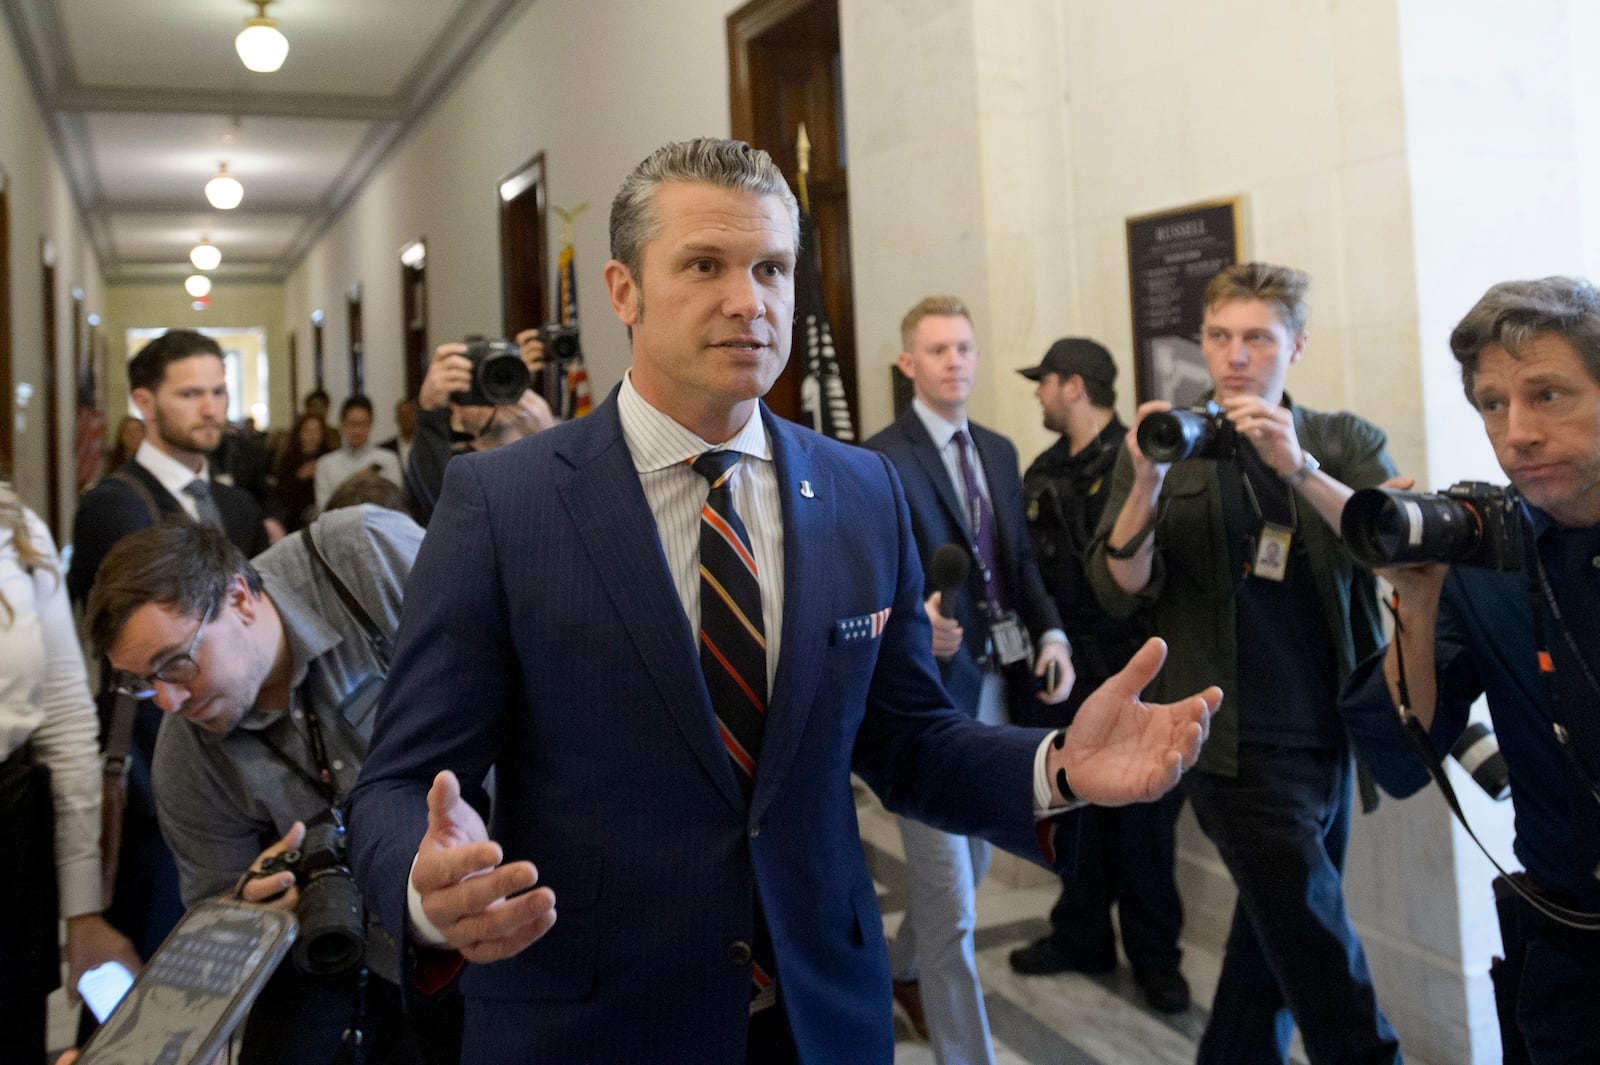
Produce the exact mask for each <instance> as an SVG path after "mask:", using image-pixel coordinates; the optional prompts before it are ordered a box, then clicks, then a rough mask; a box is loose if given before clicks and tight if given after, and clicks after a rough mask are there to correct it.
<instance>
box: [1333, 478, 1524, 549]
mask: <svg viewBox="0 0 1600 1065" xmlns="http://www.w3.org/2000/svg"><path fill="white" fill-rule="evenodd" d="M1339 530H1340V533H1341V535H1343V537H1344V542H1345V543H1346V544H1347V545H1348V546H1349V548H1350V553H1351V554H1352V555H1354V556H1355V557H1356V559H1357V560H1358V561H1359V562H1361V564H1362V565H1365V566H1392V565H1397V564H1398V565H1404V564H1407V563H1418V562H1459V563H1461V564H1462V565H1466V566H1480V567H1482V568H1484V569H1496V570H1519V569H1521V568H1522V561H1523V552H1522V535H1521V533H1522V515H1521V510H1520V508H1519V507H1518V505H1517V497H1516V496H1515V495H1513V494H1512V493H1510V492H1509V491H1507V490H1506V489H1505V488H1502V487H1501V486H1500V485H1495V484H1486V483H1484V482H1483V481H1457V482H1456V483H1455V484H1453V485H1451V486H1450V487H1449V488H1446V489H1445V490H1444V491H1443V492H1440V493H1438V494H1436V495H1417V494H1414V493H1411V492H1399V491H1396V490H1394V489H1392V488H1363V489H1361V490H1360V491H1359V492H1356V493H1355V494H1354V495H1352V496H1351V497H1350V499H1349V501H1348V502H1347V503H1345V505H1344V514H1343V516H1342V517H1341V518H1340V520H1339Z"/></svg>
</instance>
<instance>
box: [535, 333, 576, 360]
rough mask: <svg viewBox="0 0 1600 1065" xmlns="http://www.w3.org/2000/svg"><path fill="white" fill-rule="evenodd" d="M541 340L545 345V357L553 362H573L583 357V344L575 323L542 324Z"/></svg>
mask: <svg viewBox="0 0 1600 1065" xmlns="http://www.w3.org/2000/svg"><path fill="white" fill-rule="evenodd" d="M539 342H540V343H541V344H543V345H544V357H545V358H546V359H547V360H549V361H551V362H571V361H572V360H573V359H581V358H582V357H583V345H582V344H580V343H579V342H578V327H577V326H575V325H541V326H540V327H539Z"/></svg>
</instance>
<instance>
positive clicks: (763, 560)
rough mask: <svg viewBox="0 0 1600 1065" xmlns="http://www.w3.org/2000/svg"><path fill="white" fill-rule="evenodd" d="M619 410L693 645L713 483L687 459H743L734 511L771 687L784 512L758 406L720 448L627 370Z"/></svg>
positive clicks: (779, 627)
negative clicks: (757, 600)
mask: <svg viewBox="0 0 1600 1065" xmlns="http://www.w3.org/2000/svg"><path fill="white" fill-rule="evenodd" d="M617 414H618V416H619V417H620V418H621V420H622V439H623V440H624V441H625V442H626V443H627V445H628V452H629V453H630V454H631V455H632V456H633V468H634V469H635V470H636V471H638V474H639V483H640V484H641V485H642V486H643V487H644V498H645V501H646V502H648V503H649V504H650V513H651V514H652V515H653V516H654V517H655V521H656V535H657V536H659V537H660V539H661V550H662V551H663V552H664V553H665V554H666V556H667V568H668V569H669V570H670V571H671V572H672V583H673V585H674V586H675V587H676V588H677V589H678V598H679V600H681V601H682V603H683V613H684V616H685V617H686V618H687V619H688V623H689V634H690V638H691V639H693V640H694V642H695V645H696V646H699V640H700V509H701V508H702V507H703V506H704V505H705V501H706V497H707V496H709V495H710V494H711V485H710V484H709V483H708V482H707V481H706V479H705V478H704V477H702V476H700V475H699V474H698V473H696V472H694V469H693V468H692V467H691V466H690V465H689V464H690V463H691V462H693V461H694V460H695V459H696V458H698V457H699V456H700V455H701V454H703V453H704V452H707V451H719V450H729V451H738V452H740V453H741V454H742V455H743V456H744V457H743V458H742V459H740V460H739V464H738V465H737V466H735V467H734V471H733V485H732V488H733V508H734V510H736V511H738V513H739V520H740V521H742V522H744V527H745V531H746V532H747V533H749V535H750V551H751V554H753V555H755V559H756V579H757V581H758V582H759V583H760V585H761V625H762V631H763V633H764V634H765V636H766V641H767V691H769V692H770V691H772V680H773V676H774V674H775V673H776V672H777V669H778V650H779V648H781V647H782V646H783V513H782V509H781V507H780V504H779V502H778V471H777V467H776V466H775V465H774V463H773V461H772V441H771V440H769V439H768V438H767V427H766V426H765V425H763V424H762V422H761V414H760V409H759V406H758V407H757V408H756V412H755V413H753V414H751V415H750V420H749V421H748V422H746V423H745V425H744V428H743V429H740V430H739V432H738V433H737V434H735V435H734V437H733V439H731V440H729V441H728V442H727V443H726V444H722V445H714V444H708V443H706V442H705V441H704V440H702V439H700V437H699V436H697V435H696V434H694V433H692V432H690V431H689V430H688V429H685V428H684V427H683V426H682V425H679V424H678V423H677V422H675V421H673V420H672V418H671V417H669V416H668V415H666V414H663V413H662V412H661V411H659V410H657V409H656V408H654V407H652V406H651V405H650V404H649V403H648V402H646V401H645V398H644V397H643V396H641V395H640V394H639V391H638V389H636V388H634V387H633V377H632V374H631V372H630V373H629V374H628V375H626V376H624V377H623V379H622V389H621V391H620V392H619V393H618V395H617Z"/></svg>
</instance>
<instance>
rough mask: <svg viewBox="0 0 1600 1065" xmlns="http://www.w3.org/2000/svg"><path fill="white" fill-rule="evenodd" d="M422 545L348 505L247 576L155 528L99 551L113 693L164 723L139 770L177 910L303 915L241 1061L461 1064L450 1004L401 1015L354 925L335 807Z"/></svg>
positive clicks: (177, 534)
mask: <svg viewBox="0 0 1600 1065" xmlns="http://www.w3.org/2000/svg"><path fill="white" fill-rule="evenodd" d="M421 541H422V530H421V529H420V528H419V527H418V526H417V524H416V523H415V522H413V521H412V520H411V519H410V518H409V517H407V516H406V515H404V514H401V513H398V512H395V511H391V510H385V509H382V508H379V507H372V506H359V507H351V508H347V509H341V510H336V511H333V512H331V513H329V514H326V515H324V516H322V517H321V518H319V519H318V520H317V521H316V522H314V523H313V524H312V525H311V526H310V527H309V528H307V529H305V530H302V531H301V532H300V533H298V534H296V535H294V536H291V537H288V538H287V539H285V540H283V541H281V542H279V543H278V544H276V545H274V546H273V547H272V548H270V549H269V550H267V551H265V552H263V553H262V554H260V555H258V556H257V557H256V559H255V560H254V562H250V561H247V560H246V559H245V557H244V555H243V553H241V552H240V551H239V550H238V549H237V548H236V547H234V546H233V545H232V544H231V543H229V542H228V540H227V539H226V537H224V536H222V535H221V534H220V533H218V532H216V531H214V530H212V529H209V528H207V527H205V526H201V525H197V524H195V523H193V522H183V523H179V522H167V523H164V524H162V525H159V526H157V527H155V528H153V529H149V530H146V531H144V532H141V533H137V534H135V535H133V536H130V537H127V538H126V539H124V540H122V541H121V542H120V543H118V544H117V545H116V546H115V547H114V548H112V549H111V551H110V552H109V553H108V554H107V555H106V557H105V560H104V562H103V563H102V564H101V566H100V571H99V575H98V578H97V580H96V583H95V585H94V588H93V590H92V591H91V592H90V595H89V603H88V612H87V621H88V625H89V631H90V634H91V636H92V638H93V640H94V642H95V644H96V646H97V647H98V648H100V649H101V650H102V651H103V652H104V654H105V655H106V657H107V659H108V660H109V661H110V664H111V665H112V667H113V668H114V669H115V671H116V672H115V674H114V680H113V683H114V684H115V685H116V687H117V689H118V690H119V691H121V692H123V693H125V694H130V695H134V696H138V697H141V698H150V699H153V700H154V701H155V703H156V705H157V706H159V707H160V708H161V709H162V710H163V711H164V712H165V716H164V719H163V721H162V723H161V731H160V735H159V737H158V739H157V742H156V750H155V761H154V766H153V774H152V775H153V777H154V780H155V799H156V808H157V813H158V816H159V819H160V824H161V831H162V834H163V835H164V836H165V837H166V839H167V841H168V843H169V845H170V846H171V847H172V850H173V853H174V855H175V856H176V858H177V862H178V869H179V874H180V878H181V889H182V895H183V901H184V904H185V905H188V906H192V905H194V904H195V903H196V902H197V901H199V900H201V899H203V898H206V897H208V896H212V895H217V894H221V893H231V894H234V895H236V896H237V897H239V898H243V899H246V900H249V901H253V902H270V903H272V904H274V905H277V906H282V907H286V908H293V909H294V910H295V912H296V914H297V916H298V918H299V921H300V935H299V939H298V940H297V943H296V950H295V956H294V959H293V963H292V964H285V965H283V966H282V967H281V968H280V969H279V970H278V972H277V974H276V975H274V977H273V978H272V981H271V982H270V983H269V985H268V987H267V989H266V991H265V992H264V993H263V995H262V996H261V998H260V999H259V1000H258V1001H257V1002H256V1004H255V1006H254V1008H253V1009H252V1011H251V1014H250V1019H249V1021H248V1023H247V1025H246V1027H245V1030H244V1042H243V1056H242V1059H241V1060H242V1061H243V1062H244V1063H245V1065H261V1063H271V1062H284V1063H291V1062H292V1063H295V1065H300V1063H321V1062H333V1061H347V1060H357V1059H356V1057H355V1055H356V1054H357V1053H360V1054H363V1055H364V1058H363V1059H361V1060H366V1061H370V1062H374V1063H381V1062H399V1061H405V1062H412V1061H416V1060H417V1059H418V1055H419V1053H420V1056H421V1058H422V1059H423V1060H426V1061H449V1060H455V1059H456V1057H457V1056H458V1052H459V1051H458V1048H459V1027H458V1025H459V1018H458V1017H456V1018H452V1017H450V1015H449V1010H450V1006H449V1004H448V1002H446V1003H442V1004H441V1005H440V1006H439V1008H438V1009H437V1010H435V1011H432V1012H424V1013H423V1014H420V1015H419V1016H418V1018H417V1019H416V1024H415V1025H413V1024H412V1023H411V1021H410V1020H409V1019H407V1018H405V1017H404V1016H403V1015H402V1011H401V1004H400V994H399V990H398V987H397V983H398V979H399V975H400V970H401V964H400V958H399V950H398V947H397V946H396V944H395V941H394V939H393V938H392V937H391V936H389V935H388V934H387V933H386V932H384V931H383V929H382V928H381V927H380V926H379V925H378V923H377V921H376V920H375V919H371V920H368V919H366V918H364V917H363V907H362V904H361V899H360V893H359V891H358V889H357V888H356V886H355V884H354V881H353V879H352V878H351V877H350V873H349V869H348V865H347V859H346V858H345V854H346V845H345V838H344V825H343V808H344V804H345V799H346V797H347V796H348V794H349V792H350V789H351V788H353V787H354V786H355V781H356V776H357V774H358V773H359V772H360V770H361V765H362V762H363V761H364V760H365V758H366V753H367V743H368V740H369V739H370V737H371V734H372V727H373V720H374V711H375V709H376V706H377V699H378V692H379V690H380V688H381V687H382V684H383V680H384V677H385V675H386V674H387V671H388V660H389V647H390V642H391V641H392V640H393V638H394V633H395V630H396V628H397V627H398V624H399V618H400V601H401V593H402V589H403V587H404V584H405V580H406V577H407V576H408V575H409V573H410V571H411V565H412V561H413V560H414V558H415V557H416V552H417V548H418V546H419V545H420V544H421Z"/></svg>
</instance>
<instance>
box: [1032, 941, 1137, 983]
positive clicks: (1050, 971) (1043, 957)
mask: <svg viewBox="0 0 1600 1065" xmlns="http://www.w3.org/2000/svg"><path fill="white" fill-rule="evenodd" d="M1116 967H1117V959H1116V957H1115V956H1113V957H1111V958H1105V959H1101V958H1093V959H1085V958H1073V957H1070V956H1068V955H1066V954H1063V953H1062V952H1061V948H1060V947H1058V946H1056V943H1055V940H1053V939H1051V938H1050V937H1049V936H1045V937H1044V938H1043V939H1038V940H1035V941H1034V942H1032V943H1029V944H1028V945H1027V946H1025V947H1018V948H1017V949H1016V950H1014V951H1012V952H1011V971H1012V972H1015V973H1021V974H1022V975H1023V976H1053V975H1055V974H1056V973H1090V974H1095V973H1108V972H1110V971H1111V970H1113V969H1115V968H1116Z"/></svg>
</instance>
